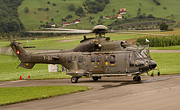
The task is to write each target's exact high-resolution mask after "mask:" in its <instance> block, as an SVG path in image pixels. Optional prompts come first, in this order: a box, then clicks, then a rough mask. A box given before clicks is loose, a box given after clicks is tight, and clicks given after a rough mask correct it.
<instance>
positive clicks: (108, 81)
mask: <svg viewBox="0 0 180 110" xmlns="http://www.w3.org/2000/svg"><path fill="white" fill-rule="evenodd" d="M78 83H96V84H101V83H114V84H104V85H102V86H101V87H102V88H101V89H100V90H103V89H109V88H114V87H121V86H126V85H131V84H140V83H142V82H141V81H140V82H134V81H132V80H127V79H126V80H122V79H119V80H117V79H115V80H98V81H93V80H86V81H79V82H78ZM117 83H120V84H117ZM115 84H117V85H115Z"/></svg>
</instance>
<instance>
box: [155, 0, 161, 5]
mask: <svg viewBox="0 0 180 110" xmlns="http://www.w3.org/2000/svg"><path fill="white" fill-rule="evenodd" d="M153 1H154V3H156V5H161V3H160V2H159V1H158V0H153Z"/></svg>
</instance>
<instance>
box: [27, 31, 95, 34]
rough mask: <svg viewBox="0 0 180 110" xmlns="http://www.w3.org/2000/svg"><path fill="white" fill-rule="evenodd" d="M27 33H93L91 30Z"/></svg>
mask: <svg viewBox="0 0 180 110" xmlns="http://www.w3.org/2000/svg"><path fill="white" fill-rule="evenodd" d="M25 32H26V33H80V34H81V33H82V34H83V33H91V32H92V31H91V30H73V31H25Z"/></svg>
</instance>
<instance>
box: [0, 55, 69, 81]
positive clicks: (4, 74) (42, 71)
mask: <svg viewBox="0 0 180 110" xmlns="http://www.w3.org/2000/svg"><path fill="white" fill-rule="evenodd" d="M0 61H1V62H0V80H1V81H3V80H18V79H19V78H20V76H22V77H23V78H27V77H28V75H30V76H31V78H32V79H57V78H58V79H61V78H70V76H69V75H66V73H65V72H63V73H62V72H58V73H54V72H53V73H49V72H48V65H47V64H36V65H35V66H34V67H33V69H25V68H21V67H19V68H18V69H16V68H17V66H18V65H19V64H20V61H18V60H17V58H12V57H11V56H4V55H0ZM59 69H60V66H59ZM59 71H60V70H59Z"/></svg>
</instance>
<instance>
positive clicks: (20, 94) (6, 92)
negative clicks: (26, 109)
mask: <svg viewBox="0 0 180 110" xmlns="http://www.w3.org/2000/svg"><path fill="white" fill-rule="evenodd" d="M90 89H91V88H89V87H84V86H67V85H66V86H35V87H3V88H2V87H0V97H1V100H0V106H1V105H6V104H13V103H18V102H24V101H30V100H36V99H44V98H49V97H54V96H60V95H64V94H70V93H75V92H83V91H86V90H90Z"/></svg>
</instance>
